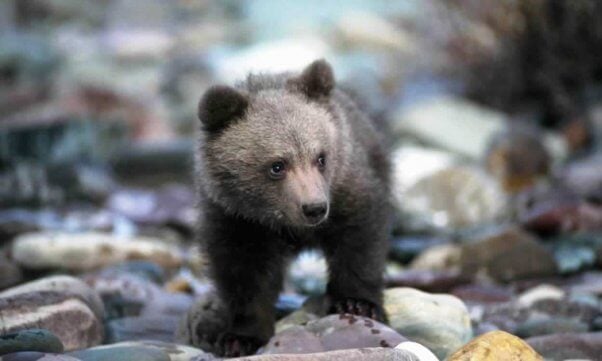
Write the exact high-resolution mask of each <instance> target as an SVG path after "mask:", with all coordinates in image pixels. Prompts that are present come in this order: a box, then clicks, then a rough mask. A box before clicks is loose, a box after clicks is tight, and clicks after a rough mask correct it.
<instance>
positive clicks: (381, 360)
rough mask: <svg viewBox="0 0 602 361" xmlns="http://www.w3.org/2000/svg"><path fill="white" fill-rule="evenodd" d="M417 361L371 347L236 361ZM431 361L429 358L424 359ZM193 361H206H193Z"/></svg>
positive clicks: (414, 356)
mask: <svg viewBox="0 0 602 361" xmlns="http://www.w3.org/2000/svg"><path fill="white" fill-rule="evenodd" d="M336 360H345V361H389V360H395V361H415V360H423V359H421V358H419V357H418V355H417V354H416V353H414V352H412V351H408V350H404V349H401V350H397V349H394V348H383V347H371V348H359V349H349V350H337V351H329V352H317V353H311V354H269V355H258V356H248V357H240V358H237V359H236V361H336ZM424 360H428V361H430V360H429V359H428V358H427V359H424ZM193 361H204V360H203V359H200V360H193Z"/></svg>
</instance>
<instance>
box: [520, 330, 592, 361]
mask: <svg viewBox="0 0 602 361" xmlns="http://www.w3.org/2000/svg"><path fill="white" fill-rule="evenodd" d="M527 343H528V344H529V345H531V347H533V348H534V349H535V351H537V352H539V353H540V354H541V355H542V356H543V357H544V358H545V359H546V360H550V361H561V360H569V359H573V360H598V359H599V358H600V351H601V350H602V332H593V333H565V334H556V335H548V336H539V337H531V338H529V339H527Z"/></svg>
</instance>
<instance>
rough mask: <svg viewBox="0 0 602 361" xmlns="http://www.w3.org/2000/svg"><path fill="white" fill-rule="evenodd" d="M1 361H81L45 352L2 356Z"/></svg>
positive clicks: (16, 353)
mask: <svg viewBox="0 0 602 361" xmlns="http://www.w3.org/2000/svg"><path fill="white" fill-rule="evenodd" d="M0 361H81V360H79V359H77V358H75V357H72V356H68V355H63V354H53V353H45V352H15V353H11V354H7V355H2V356H0Z"/></svg>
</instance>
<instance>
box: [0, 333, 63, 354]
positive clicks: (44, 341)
mask: <svg viewBox="0 0 602 361" xmlns="http://www.w3.org/2000/svg"><path fill="white" fill-rule="evenodd" d="M63 349H64V348H63V344H62V343H61V340H59V339H58V337H56V336H55V335H54V334H53V333H52V332H50V331H48V330H44V329H29V330H23V331H17V332H15V333H8V334H3V335H1V336H0V355H4V354H8V353H13V352H21V351H36V352H48V353H61V352H63Z"/></svg>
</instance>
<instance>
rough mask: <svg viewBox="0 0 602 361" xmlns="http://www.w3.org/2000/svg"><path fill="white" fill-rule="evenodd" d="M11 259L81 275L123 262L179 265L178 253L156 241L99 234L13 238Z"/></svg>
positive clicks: (22, 236)
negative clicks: (86, 271) (146, 261)
mask: <svg viewBox="0 0 602 361" xmlns="http://www.w3.org/2000/svg"><path fill="white" fill-rule="evenodd" d="M12 256H13V258H14V259H15V260H16V261H17V262H18V263H19V264H21V265H22V266H23V267H26V268H31V269H48V268H57V269H67V270H77V271H85V270H90V269H95V268H100V267H103V266H107V265H110V264H115V263H119V262H123V261H125V260H149V261H153V262H156V263H157V264H159V265H161V266H163V267H167V268H173V267H176V266H179V265H181V263H182V257H181V255H180V252H179V251H178V250H177V249H176V248H174V247H172V246H169V245H166V244H164V243H162V242H160V241H159V240H156V239H150V238H132V239H129V238H119V237H115V236H112V235H108V234H103V233H93V232H89V233H81V234H69V233H53V232H40V233H28V234H24V235H21V236H19V237H17V238H16V239H15V241H14V245H13V248H12Z"/></svg>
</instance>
